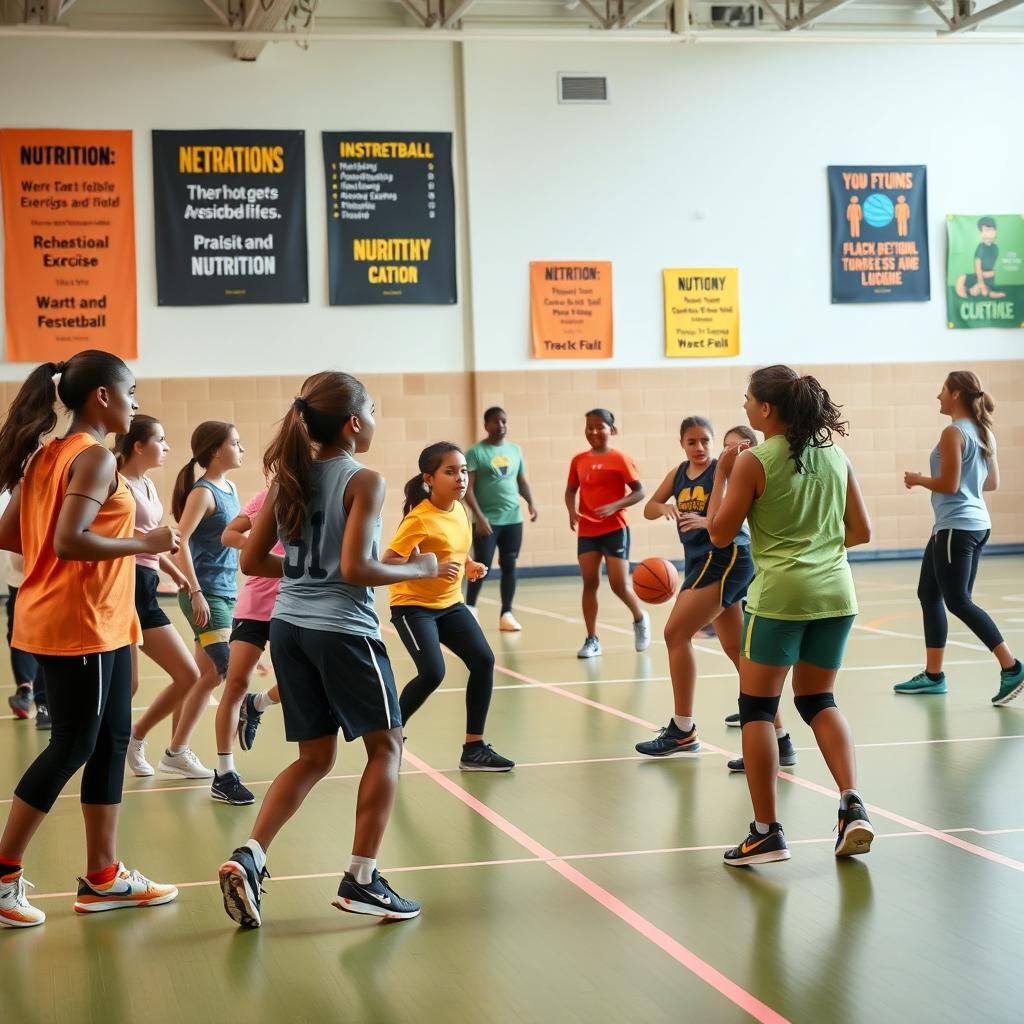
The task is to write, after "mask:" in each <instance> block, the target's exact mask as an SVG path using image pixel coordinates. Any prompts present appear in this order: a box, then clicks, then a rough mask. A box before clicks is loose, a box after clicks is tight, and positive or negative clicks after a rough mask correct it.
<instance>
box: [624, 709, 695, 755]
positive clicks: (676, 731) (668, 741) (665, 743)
mask: <svg viewBox="0 0 1024 1024" xmlns="http://www.w3.org/2000/svg"><path fill="white" fill-rule="evenodd" d="M698 750H700V737H699V736H698V735H697V726H696V725H692V726H690V731H689V732H683V731H682V729H680V728H679V726H678V725H676V723H675V721H674V720H673V719H671V718H670V719H669V720H668V725H666V726H665V728H664V729H662V730H661V732H659V733H658V735H657V736H655V737H654V739H653V740H644V742H643V743H638V744H637V745H636V752H637V753H638V754H646V755H647V757H670V756H671V755H672V754H696V753H697V751H698Z"/></svg>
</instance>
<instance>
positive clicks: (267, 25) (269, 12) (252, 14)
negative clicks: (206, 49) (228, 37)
mask: <svg viewBox="0 0 1024 1024" xmlns="http://www.w3.org/2000/svg"><path fill="white" fill-rule="evenodd" d="M249 3H250V4H252V7H250V8H249V10H248V11H247V12H246V17H245V31H246V32H271V31H273V30H274V29H275V28H277V26H278V24H279V23H280V21H281V19H282V18H283V17H284V16H285V15H286V14H287V13H288V12H289V11H290V10H291V6H292V0H270V3H268V4H266V5H264V4H263V3H261V2H260V0H249ZM266 45H267V44H266V43H264V42H251V43H235V57H236V58H238V60H256V58H257V57H259V55H260V54H261V53H262V52H263V48H264V47H265V46H266Z"/></svg>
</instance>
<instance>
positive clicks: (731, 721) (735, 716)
mask: <svg viewBox="0 0 1024 1024" xmlns="http://www.w3.org/2000/svg"><path fill="white" fill-rule="evenodd" d="M725 724H726V725H728V726H729V727H730V728H732V729H738V728H739V727H740V725H741V722H740V713H739V712H738V711H734V712H733V713H732V714H731V715H726V716H725Z"/></svg>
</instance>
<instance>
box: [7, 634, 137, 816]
mask: <svg viewBox="0 0 1024 1024" xmlns="http://www.w3.org/2000/svg"><path fill="white" fill-rule="evenodd" d="M39 662H40V664H41V665H42V668H43V671H44V672H45V673H46V689H47V697H48V699H49V702H50V703H49V704H48V705H47V707H48V708H49V711H50V719H51V721H52V722H53V731H52V732H51V733H50V743H49V745H48V746H47V748H46V749H45V750H44V751H43V752H42V753H41V754H40V755H39V756H38V757H37V758H36V759H35V760H34V761H33V762H32V764H30V765H29V767H28V771H26V772H25V774H24V775H23V776H22V777H21V782H19V783H18V786H17V788H16V789H15V791H14V795H15V796H17V797H18V798H19V799H21V800H24V801H25V803H27V804H29V805H30V806H31V807H34V808H35V809H36V810H37V811H43V812H44V813H46V812H48V811H49V810H50V808H51V807H52V806H53V804H54V801H56V799H57V797H58V796H59V795H60V792H61V790H62V789H63V788H64V787H65V785H67V782H68V779H70V778H71V776H72V775H74V774H75V772H77V771H78V769H79V768H81V767H82V765H85V771H84V772H83V773H82V803H83V804H119V803H120V802H121V787H122V784H123V782H124V755H125V751H126V750H127V749H128V738H129V736H130V735H131V731H132V659H131V648H130V647H120V648H118V650H116V651H104V652H103V653H102V654H88V655H81V654H76V655H72V656H69V657H54V656H52V655H48V654H41V655H39Z"/></svg>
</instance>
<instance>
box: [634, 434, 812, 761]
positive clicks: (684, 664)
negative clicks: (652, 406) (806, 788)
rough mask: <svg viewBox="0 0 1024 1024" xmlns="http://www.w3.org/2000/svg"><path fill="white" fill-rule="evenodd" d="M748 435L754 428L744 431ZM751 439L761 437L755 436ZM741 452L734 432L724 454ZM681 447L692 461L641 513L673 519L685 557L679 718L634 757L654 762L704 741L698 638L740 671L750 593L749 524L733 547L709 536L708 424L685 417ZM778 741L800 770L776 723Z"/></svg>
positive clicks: (676, 666) (676, 644)
mask: <svg viewBox="0 0 1024 1024" xmlns="http://www.w3.org/2000/svg"><path fill="white" fill-rule="evenodd" d="M747 429H748V430H749V428H747ZM750 434H751V435H752V436H754V440H755V442H756V435H753V431H750ZM730 441H731V443H732V444H733V445H735V446H736V447H737V450H739V451H743V450H745V449H746V448H749V447H751V444H750V440H749V439H748V438H747V437H746V436H745V435H743V436H741V435H739V434H737V432H736V431H735V430H733V431H730V432H729V433H728V434H726V446H727V447H728V446H729V443H730ZM679 444H680V447H681V448H682V449H683V452H684V453H685V454H686V456H687V460H686V461H685V462H683V463H681V464H680V465H679V466H678V467H676V469H674V470H671V471H670V472H669V473H668V475H667V476H666V477H665V479H664V480H662V482H661V484H660V485H659V487H658V489H657V490H656V491H655V492H654V495H653V497H652V498H651V500H650V501H648V502H647V504H646V505H645V506H644V518H645V519H662V518H664V519H669V520H671V521H672V522H674V523H675V524H676V528H677V530H678V532H679V539H680V541H682V544H683V550H684V552H685V557H686V570H685V576H684V579H683V585H682V589H681V590H680V591H679V596H678V597H677V598H676V603H675V607H674V608H673V609H672V613H671V615H669V619H668V622H667V623H666V624H665V643H666V645H667V647H668V663H669V673H670V675H671V677H672V695H673V699H674V701H675V713H674V714H673V716H672V718H671V720H670V721H669V723H668V725H666V726H665V728H664V729H662V730H661V732H660V733H659V734H658V736H657V737H656V738H655V739H653V740H647V741H645V742H643V743H638V744H637V745H636V750H637V753H639V754H646V755H647V756H649V757H668V756H671V755H672V754H685V753H696V752H697V751H698V750H700V737H699V736H698V735H697V726H696V725H695V724H694V721H693V701H694V691H695V690H696V686H697V661H696V658H695V657H694V651H693V637H694V635H695V634H696V633H697V632H698V630H699V629H700V627H701V625H703V624H704V623H709V622H713V623H714V624H715V629H716V632H717V635H718V642H719V644H721V647H722V652H723V653H724V654H725V655H726V656H727V657H728V658H729V660H730V661H731V662H732V663H733V664H734V665H735V666H736V668H737V670H738V669H739V660H740V629H741V628H742V626H743V612H742V608H741V605H740V602H741V601H742V599H743V598H744V597H745V596H746V593H747V585H748V584H749V583H750V581H751V579H752V578H753V576H754V563H753V561H751V558H750V534H749V533H748V532H747V527H746V524H745V523H741V524H740V528H739V530H738V531H737V532H736V535H735V537H733V539H732V542H731V543H730V544H728V545H727V546H725V547H715V546H714V545H713V544H712V543H711V538H710V537H709V536H708V530H707V518H706V513H707V507H708V502H709V501H710V500H711V490H712V487H713V485H714V480H715V467H716V466H717V465H718V460H717V459H714V458H712V457H711V452H712V449H713V447H714V431H713V430H712V427H711V423H710V422H709V421H708V420H706V419H705V418H704V417H703V416H688V417H687V418H686V419H684V420H683V422H682V423H681V424H680V426H679ZM775 726H776V734H777V736H778V738H779V763H780V764H783V765H792V764H795V763H796V751H795V750H794V749H793V741H792V740H791V739H790V738H789V735H788V734H787V733H786V731H785V729H783V728H782V722H781V719H780V718H779V717H778V716H776V719H775ZM729 767H730V769H731V770H733V771H743V761H742V759H737V760H736V761H735V762H733V761H730V762H729Z"/></svg>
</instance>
